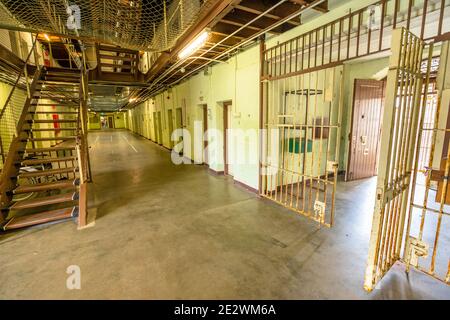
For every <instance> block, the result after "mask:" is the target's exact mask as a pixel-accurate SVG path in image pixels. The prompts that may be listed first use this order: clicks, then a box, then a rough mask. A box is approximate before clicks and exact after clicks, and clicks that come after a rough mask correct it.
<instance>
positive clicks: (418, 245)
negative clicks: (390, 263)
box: [405, 236, 429, 267]
mask: <svg viewBox="0 0 450 320" xmlns="http://www.w3.org/2000/svg"><path fill="white" fill-rule="evenodd" d="M428 250H429V245H428V244H426V243H425V242H423V241H421V240H419V239H417V238H414V237H411V236H410V237H409V238H408V242H407V250H406V257H405V262H406V264H408V265H412V266H414V267H417V266H418V265H419V258H426V257H427V256H428Z"/></svg>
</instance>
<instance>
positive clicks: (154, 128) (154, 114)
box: [153, 112, 159, 142]
mask: <svg viewBox="0 0 450 320" xmlns="http://www.w3.org/2000/svg"><path fill="white" fill-rule="evenodd" d="M153 136H154V139H155V140H154V141H155V142H158V140H159V139H158V120H157V116H156V112H153Z"/></svg>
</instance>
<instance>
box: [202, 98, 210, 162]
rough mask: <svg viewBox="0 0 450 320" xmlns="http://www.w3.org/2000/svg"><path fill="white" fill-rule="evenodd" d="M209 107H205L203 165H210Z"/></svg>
mask: <svg viewBox="0 0 450 320" xmlns="http://www.w3.org/2000/svg"><path fill="white" fill-rule="evenodd" d="M207 132H208V106H207V105H206V104H205V105H203V139H204V140H203V163H204V164H208V163H209V161H208V150H207V148H208V135H207Z"/></svg>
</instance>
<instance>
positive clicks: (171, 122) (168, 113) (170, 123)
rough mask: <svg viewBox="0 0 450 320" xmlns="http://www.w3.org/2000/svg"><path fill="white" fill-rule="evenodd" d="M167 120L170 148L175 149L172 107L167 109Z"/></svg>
mask: <svg viewBox="0 0 450 320" xmlns="http://www.w3.org/2000/svg"><path fill="white" fill-rule="evenodd" d="M167 122H168V124H169V145H170V149H173V145H174V144H173V143H174V142H173V141H172V133H173V116H172V109H169V110H167Z"/></svg>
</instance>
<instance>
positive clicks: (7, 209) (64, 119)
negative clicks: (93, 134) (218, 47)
mask: <svg viewBox="0 0 450 320" xmlns="http://www.w3.org/2000/svg"><path fill="white" fill-rule="evenodd" d="M26 68H27V67H25V69H26ZM24 72H25V73H26V71H24ZM21 76H22V74H20V75H19V77H21ZM25 82H26V88H27V98H26V101H25V104H24V106H23V109H22V111H21V114H20V117H18V121H17V126H16V130H15V134H14V137H13V139H12V141H11V143H10V145H9V148H8V150H7V153H3V154H2V155H3V158H4V159H5V161H4V163H3V167H2V171H1V176H0V177H1V179H0V210H1V214H0V227H1V229H3V230H11V229H17V228H23V227H28V226H32V225H37V224H42V223H48V222H54V221H59V220H65V219H76V220H77V222H78V225H79V226H80V227H82V226H85V225H86V215H87V210H86V207H87V182H88V180H90V173H89V170H88V168H89V165H88V157H89V155H88V146H87V72H85V70H84V69H83V68H82V69H81V70H79V69H64V68H54V67H53V68H52V67H40V66H36V68H35V73H34V76H33V78H32V80H31V82H30V81H28V77H26V81H25ZM17 83H19V81H17ZM17 83H16V85H17ZM14 89H15V88H13V91H14ZM6 106H7V104H5V107H4V108H3V109H2V110H1V111H2V112H1V113H0V120H1V118H2V116H5V109H6ZM3 130H4V128H3ZM2 148H4V146H2ZM5 154H6V155H5Z"/></svg>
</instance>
